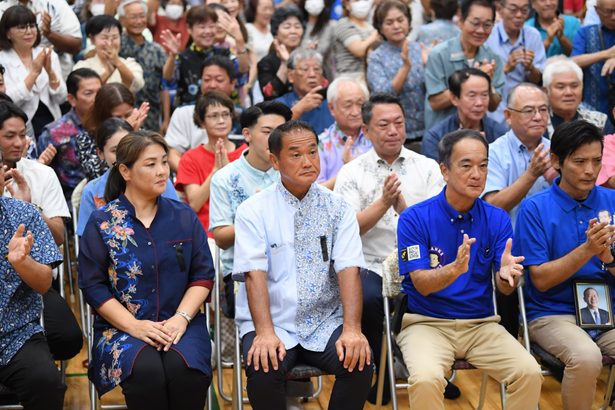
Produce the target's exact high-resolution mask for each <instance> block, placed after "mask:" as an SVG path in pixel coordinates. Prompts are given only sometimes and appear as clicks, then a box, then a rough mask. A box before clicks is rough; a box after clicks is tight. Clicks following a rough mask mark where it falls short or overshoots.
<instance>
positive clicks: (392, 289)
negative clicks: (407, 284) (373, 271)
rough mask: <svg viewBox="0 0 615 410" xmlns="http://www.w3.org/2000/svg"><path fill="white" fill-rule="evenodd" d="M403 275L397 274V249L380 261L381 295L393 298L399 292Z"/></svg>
mask: <svg viewBox="0 0 615 410" xmlns="http://www.w3.org/2000/svg"><path fill="white" fill-rule="evenodd" d="M403 280H404V277H403V276H402V275H400V274H399V263H398V262H397V249H395V250H394V251H393V252H391V253H390V254H389V256H387V257H386V259H385V260H384V262H382V296H385V297H387V298H390V299H393V298H395V297H396V296H397V295H399V293H400V292H401V282H402V281H403Z"/></svg>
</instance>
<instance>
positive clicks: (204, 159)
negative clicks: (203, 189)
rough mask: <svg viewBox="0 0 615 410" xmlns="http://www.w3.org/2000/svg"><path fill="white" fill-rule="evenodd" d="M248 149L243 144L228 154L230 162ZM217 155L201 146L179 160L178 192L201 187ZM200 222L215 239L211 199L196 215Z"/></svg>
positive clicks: (189, 151)
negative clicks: (211, 224)
mask: <svg viewBox="0 0 615 410" xmlns="http://www.w3.org/2000/svg"><path fill="white" fill-rule="evenodd" d="M247 148H248V146H247V145H246V144H241V145H240V146H239V148H237V149H236V150H235V151H232V152H229V153H228V154H227V157H228V160H229V161H230V162H232V161H235V160H236V159H238V158H239V157H240V156H241V153H242V152H243V151H245V150H246V149H247ZM215 162H216V155H215V154H214V153H213V152H212V151H208V150H206V149H205V146H203V145H199V146H198V147H196V148H192V149H191V150H188V151H186V153H185V154H184V155H182V157H181V159H180V160H179V166H178V167H177V179H176V181H175V188H176V189H177V190H178V191H182V192H183V191H184V186H185V185H190V184H197V185H201V184H202V183H203V182H205V180H206V179H207V177H208V176H209V174H211V171H212V170H213V169H214V164H215ZM196 214H197V216H198V217H199V221H201V224H202V225H203V228H204V229H205V232H207V235H208V236H209V237H210V238H213V233H211V232H209V199H208V200H207V201H205V203H204V204H203V206H202V207H201V209H200V210H199V212H197V213H196Z"/></svg>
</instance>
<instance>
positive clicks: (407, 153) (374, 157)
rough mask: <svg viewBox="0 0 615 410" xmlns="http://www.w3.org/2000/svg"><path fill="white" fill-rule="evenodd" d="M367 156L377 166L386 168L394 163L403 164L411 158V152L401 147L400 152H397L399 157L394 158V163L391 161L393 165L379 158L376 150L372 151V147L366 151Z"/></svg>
mask: <svg viewBox="0 0 615 410" xmlns="http://www.w3.org/2000/svg"><path fill="white" fill-rule="evenodd" d="M367 155H370V156H371V159H372V160H373V161H374V162H376V163H378V164H384V165H386V166H393V164H395V163H396V162H404V161H406V160H408V159H410V158H412V155H413V152H412V151H410V150H409V149H408V148H406V147H404V146H403V145H402V146H401V151H400V152H399V156H398V157H397V158H395V161H393V164H389V163H388V162H386V161H385V160H383V159H382V158H380V157H379V156H378V154H377V153H376V150H375V149H374V147H372V148H370V150H369V151H367Z"/></svg>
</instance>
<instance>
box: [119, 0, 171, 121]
mask: <svg viewBox="0 0 615 410" xmlns="http://www.w3.org/2000/svg"><path fill="white" fill-rule="evenodd" d="M118 14H119V16H120V23H121V24H122V26H123V27H124V30H125V31H124V33H123V34H122V42H121V44H122V45H121V47H120V52H119V54H120V57H122V58H128V57H132V58H134V59H135V60H136V61H137V63H139V64H140V65H141V67H143V79H144V80H145V85H144V86H143V88H141V89H140V90H139V91H138V92H137V94H136V97H137V105H141V104H142V103H144V102H148V103H149V112H148V113H147V118H146V119H145V122H144V123H143V128H145V129H147V130H150V131H156V132H157V131H159V130H160V128H161V127H160V125H161V123H160V121H161V118H162V117H163V114H164V118H163V121H162V124H163V132H164V131H165V130H166V128H167V126H168V125H169V118H170V110H169V109H167V110H163V109H162V104H163V101H164V103H165V104H166V105H167V107H170V102H169V91H168V90H165V89H162V69H163V67H164V63H165V61H166V59H167V56H166V54H165V52H164V49H163V48H162V46H160V44H157V43H154V42H152V41H147V40H146V39H145V37H144V36H143V31H144V30H145V29H146V28H147V3H146V2H145V1H144V0H123V1H122V2H121V3H120V6H119V7H118Z"/></svg>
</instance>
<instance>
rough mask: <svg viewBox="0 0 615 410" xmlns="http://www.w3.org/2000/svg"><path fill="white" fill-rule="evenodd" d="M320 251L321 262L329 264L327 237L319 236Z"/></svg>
mask: <svg viewBox="0 0 615 410" xmlns="http://www.w3.org/2000/svg"><path fill="white" fill-rule="evenodd" d="M320 251H321V252H322V260H323V262H329V248H328V247H327V237H326V236H325V235H321V236H320Z"/></svg>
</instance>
